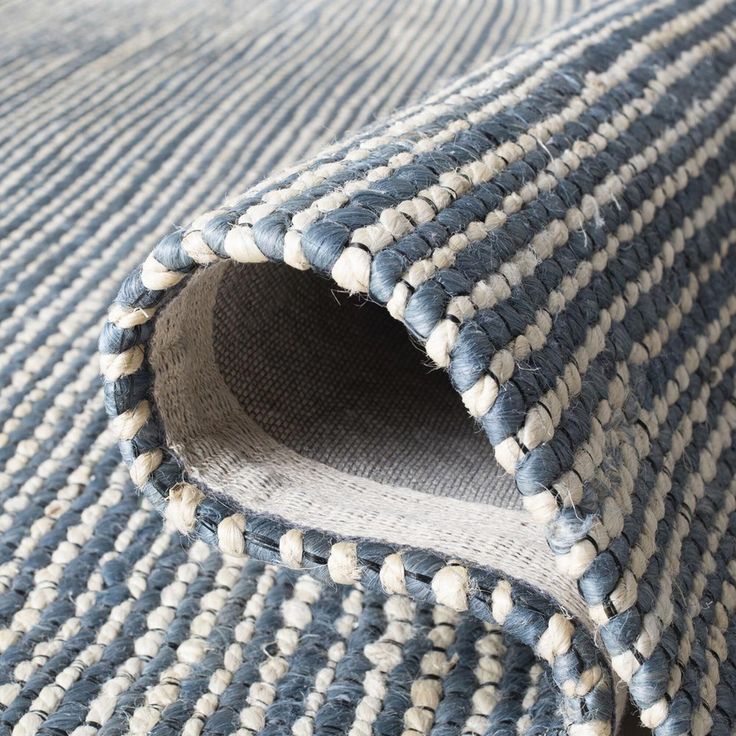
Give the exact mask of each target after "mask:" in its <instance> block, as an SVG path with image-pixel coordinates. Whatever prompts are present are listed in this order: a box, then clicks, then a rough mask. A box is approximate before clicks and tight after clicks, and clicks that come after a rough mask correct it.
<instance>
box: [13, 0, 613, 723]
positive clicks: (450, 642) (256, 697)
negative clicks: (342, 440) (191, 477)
mask: <svg viewBox="0 0 736 736" xmlns="http://www.w3.org/2000/svg"><path fill="white" fill-rule="evenodd" d="M589 5H590V3H588V2H586V1H585V0H559V2H542V1H541V0H514V1H513V2H512V1H511V0H498V1H495V0H491V1H490V2H489V1H487V0H482V1H481V0H478V1H475V0H471V1H469V2H463V3H454V2H444V1H433V0H427V1H426V2H421V3H420V2H414V0H390V1H389V0H364V1H362V2H360V3H355V2H353V1H352V0H343V1H341V0H329V1H322V0H300V1H299V2H282V1H280V0H262V1H261V2H258V3H255V2H246V1H245V0H230V1H228V2H222V3H218V2H189V1H188V0H158V1H157V2H154V3H152V2H143V1H142V0H116V1H115V2H113V3H103V2H93V1H92V0H83V1H80V0H67V2H63V3H62V2H46V1H44V2H40V1H37V0H17V1H15V0H5V1H4V2H2V10H0V17H2V23H0V254H1V257H2V267H0V734H2V736H11V735H16V736H31V734H34V735H35V734H38V735H39V736H60V734H73V735H74V736H122V735H123V734H135V735H136V736H138V735H140V736H143V735H144V734H154V735H156V736H177V735H178V734H184V735H185V736H204V735H207V736H224V735H226V734H238V736H253V734H259V735H263V734H267V735H269V736H283V735H284V734H293V736H347V735H348V734H354V735H356V736H357V735H358V734H367V733H371V732H372V733H376V734H382V735H383V736H395V735H396V734H402V733H405V734H407V736H417V735H418V734H430V733H434V734H460V733H463V732H465V733H475V734H486V733H488V734H499V733H504V732H511V733H520V734H530V735H531V734H541V733H551V734H555V733H564V732H565V725H564V724H565V721H566V719H567V720H568V721H569V720H570V719H571V718H572V717H573V716H574V715H575V714H572V715H570V714H567V713H566V712H565V711H564V709H563V708H561V703H560V698H559V686H558V684H557V679H556V678H558V676H556V675H555V673H554V672H553V671H552V668H551V667H550V666H549V665H548V664H546V663H545V662H544V661H542V660H540V659H539V656H538V654H537V653H536V652H535V651H534V650H533V648H532V646H531V645H530V644H528V643H524V641H522V638H523V637H521V636H517V637H510V636H508V634H507V633H506V631H503V630H502V627H500V626H499V625H498V624H494V623H490V622H484V621H481V620H480V619H479V618H478V617H477V616H474V615H472V614H471V613H458V612H457V611H455V610H453V609H451V608H450V607H448V606H442V605H436V604H434V603H433V602H432V601H424V602H421V601H419V602H417V601H416V600H415V599H414V598H413V597H412V596H410V595H408V594H407V593H394V594H391V595H386V594H385V593H383V592H380V591H378V589H377V586H372V587H366V588H361V587H360V586H357V585H354V586H339V587H338V586H336V585H334V584H333V583H329V584H322V583H317V582H315V579H314V578H313V577H311V576H307V575H305V574H302V573H301V572H298V571H297V572H294V571H290V570H287V569H285V567H284V566H278V567H276V566H272V565H269V564H265V563H264V562H262V561H259V560H256V559H253V558H250V559H246V558H244V557H236V556H228V557H226V558H223V556H222V555H221V554H220V553H219V552H217V551H214V550H212V549H211V548H210V547H208V546H207V545H206V544H205V543H204V542H203V541H196V540H194V539H193V538H191V536H182V535H180V534H179V533H178V532H173V533H172V531H171V530H170V529H168V528H165V527H164V522H163V521H162V518H161V515H160V514H159V513H158V511H157V510H154V509H153V508H152V507H151V504H150V503H149V502H148V501H145V500H143V499H142V498H141V497H140V495H139V494H137V493H136V491H135V488H134V485H133V484H132V483H131V481H130V479H129V475H128V470H127V468H126V467H125V465H124V464H123V462H122V461H121V459H120V452H119V450H118V448H117V446H116V444H115V442H116V437H115V434H114V433H113V432H112V431H110V430H109V429H108V421H107V416H106V413H105V409H104V396H103V389H102V387H101V382H100V378H99V360H98V356H97V355H96V350H97V340H98V337H99V333H100V331H101V329H102V327H103V323H104V322H105V319H106V313H107V308H108V306H109V304H110V303H111V302H112V301H113V300H114V298H115V295H116V293H117V291H118V288H119V286H120V283H121V282H122V281H123V279H124V278H125V276H126V274H128V273H129V272H130V271H131V270H132V269H133V268H135V266H136V265H137V264H139V263H141V262H142V261H144V260H145V258H146V256H147V254H148V253H149V251H150V250H151V248H152V247H153V245H154V244H155V243H156V242H157V241H158V240H159V239H160V238H162V237H164V236H165V235H166V234H167V233H168V232H170V231H171V229H172V228H175V227H177V226H178V225H180V224H183V223H187V222H189V221H191V219H192V218H193V217H195V216H196V214H197V213H198V212H201V211H205V210H207V209H208V208H212V207H215V206H217V205H218V204H219V203H220V202H221V201H222V200H224V199H225V198H226V197H227V196H229V195H230V194H231V193H233V192H237V191H240V190H242V189H243V188H246V187H248V186H250V185H251V184H253V183H255V182H256V181H259V180H261V179H262V178H263V177H264V176H267V175H270V174H271V173H273V171H274V170H277V169H281V168H282V167H284V166H288V165H292V164H293V163H294V162H296V161H298V160H300V159H304V158H306V157H308V156H310V155H313V154H315V153H316V152H318V151H319V150H321V149H323V148H324V147H326V146H328V145H331V144H332V143H333V142H334V140H335V139H337V138H338V137H339V136H342V135H344V134H345V133H346V132H349V131H351V130H356V129H359V128H361V127H363V126H365V125H367V124H373V123H374V121H375V120H378V119H383V118H385V117H386V116H387V115H389V114H391V113H393V112H394V111H395V110H396V109H398V108H399V107H400V106H402V105H405V104H413V103H416V102H417V101H418V100H420V99H421V98H422V97H423V96H424V95H426V94H427V93H428V92H429V91H430V90H431V89H432V88H434V87H435V86H437V85H438V84H446V83H448V82H450V81H451V80H453V79H455V78H457V77H458V76H459V75H460V74H462V73H465V72H467V71H468V70H469V69H470V68H475V67H478V66H481V67H482V66H483V65H484V64H485V63H487V62H489V61H490V60H491V59H492V58H494V57H495V56H497V55H498V54H503V53H507V52H508V51H509V50H510V49H511V48H512V47H513V46H514V45H515V44H516V43H518V42H519V41H524V40H526V39H528V38H530V37H531V36H533V35H537V34H538V33H540V32H542V31H543V30H544V29H546V28H548V27H550V26H551V25H552V24H553V23H555V22H557V21H559V20H564V19H565V18H568V17H569V16H570V15H571V14H572V13H573V12H574V11H575V10H577V9H582V8H585V7H588V6H589ZM296 275H297V276H305V277H307V278H308V274H296ZM322 286H326V284H322ZM326 288H327V293H329V287H328V286H326ZM320 293H322V294H324V293H325V291H324V290H323V291H322V292H320ZM239 296H240V297H243V295H242V294H239ZM238 305H240V307H239V308H243V307H244V306H245V305H244V304H243V302H238ZM236 306H237V305H236ZM346 307H347V308H348V309H361V307H360V306H358V305H354V304H347V305H346ZM339 317H340V319H342V313H340V315H339ZM382 324H383V325H385V324H386V321H384V322H382ZM225 326H226V325H225V323H224V322H223V323H222V325H221V327H225ZM370 326H371V325H370V324H366V325H365V327H366V328H367V329H368V328H370ZM397 326H398V327H400V325H397ZM400 329H403V328H401V327H400ZM143 330H145V328H143ZM399 334H400V333H399ZM392 335H393V338H397V337H398V335H397V334H396V333H392ZM227 340H228V338H226V340H225V341H223V343H222V347H223V348H227ZM390 344H391V345H395V346H398V344H399V341H398V339H394V340H393V341H392V342H391V343H390ZM401 344H402V345H404V347H411V346H410V345H409V344H408V343H401ZM233 349H234V350H236V351H237V350H240V349H242V344H238V343H237V342H235V343H233ZM222 355H223V357H224V359H225V361H226V362H227V363H230V362H231V361H232V360H234V359H235V357H237V355H239V353H236V355H234V356H232V357H231V358H228V357H227V356H226V355H225V354H224V353H223V354H222ZM402 356H403V357H404V358H406V359H407V362H404V361H403V360H402V361H401V362H400V367H406V370H407V372H406V373H404V374H403V375H404V378H406V376H407V375H413V373H412V371H416V372H417V373H418V374H420V375H421V376H422V377H423V378H424V377H426V376H425V374H427V373H430V374H431V375H430V376H429V379H428V380H429V381H434V384H433V385H434V386H436V387H437V396H438V401H439V402H440V406H448V407H450V406H452V407H455V408H453V409H451V411H452V412H453V417H456V418H455V419H453V421H456V422H457V433H458V434H457V437H458V443H456V444H454V445H452V446H451V447H450V448H448V449H445V448H439V451H440V457H439V459H438V460H439V463H440V465H442V464H443V463H445V462H449V463H450V464H451V468H452V469H453V473H454V472H455V470H456V469H457V468H458V467H460V468H461V469H463V465H464V463H462V462H460V460H459V457H458V453H460V452H462V451H463V450H462V447H461V444H459V438H460V437H461V436H468V435H470V436H472V437H473V441H474V442H477V443H479V441H480V440H483V441H485V440H484V438H483V435H482V433H480V431H479V430H477V429H475V428H474V427H473V425H472V424H470V425H469V426H468V427H467V428H466V429H460V424H461V422H460V421H459V419H460V418H461V412H460V410H459V408H458V407H460V406H461V403H459V400H458V399H457V397H456V396H455V395H454V394H453V392H452V390H451V389H450V390H448V386H447V383H446V378H445V377H444V375H443V374H442V373H440V372H439V371H433V370H431V366H430V364H429V363H428V361H427V360H426V358H424V357H423V355H422V353H420V352H418V351H417V350H416V349H415V348H413V347H412V348H411V350H410V351H409V350H406V351H405V352H404V353H402ZM343 357H344V356H343ZM364 357H365V358H366V359H367V358H369V357H370V356H366V355H365V353H364ZM387 357H388V356H387ZM411 361H413V362H411ZM221 362H222V361H221ZM342 364H343V365H344V363H342ZM313 377H314V376H312V378H313ZM440 378H442V379H443V380H444V381H445V382H444V383H442V382H440V380H439V379H440ZM233 385H235V386H237V384H235V383H234V384H233ZM373 388H374V389H375V388H377V387H376V386H375V385H374V386H373ZM233 395H234V394H233ZM251 398H253V397H246V396H243V400H244V401H245V403H244V405H248V401H249V400H250V399H251ZM246 399H247V401H246ZM364 403H365V404H369V403H371V402H369V401H367V400H366V401H365V402H364ZM235 405H236V406H241V404H239V403H238V402H237V401H236V402H235ZM382 406H383V407H387V406H388V407H389V408H390V407H391V404H390V403H389V402H388V401H387V400H386V403H384V404H383V405H382ZM402 407H406V404H403V405H401V404H400V405H399V408H402ZM267 408H268V407H266V406H265V405H263V406H262V411H265V409H267ZM330 408H331V409H334V406H333V407H330ZM431 409H432V404H431V403H425V404H424V405H423V411H424V412H425V415H424V416H428V417H429V418H432V416H433V415H432V413H431ZM302 411H305V410H304V409H302ZM301 416H302V417H303V416H304V414H302V415H301ZM374 416H375V415H374ZM435 419H436V420H437V421H440V419H441V418H440V417H439V416H435ZM328 424H329V423H327V422H325V423H323V424H322V425H321V426H318V427H317V429H319V431H321V432H328V431H329V426H328ZM394 427H395V430H396V432H395V434H394V435H393V436H396V435H398V434H403V433H405V432H404V431H405V429H406V428H407V427H408V425H407V424H406V421H405V420H404V419H403V417H402V415H400V414H397V416H396V423H395V424H394ZM272 429H273V428H272ZM286 430H287V434H288V431H290V430H289V428H288V427H287V428H286ZM423 432H426V433H428V434H430V435H436V433H437V426H436V424H432V422H429V425H428V427H427V428H426V430H423ZM460 433H463V434H462V435H461V434H460ZM286 436H287V435H284V437H286ZM288 436H289V443H291V444H289V447H290V448H291V450H292V452H294V453H298V452H306V453H309V452H312V453H313V454H312V456H311V457H310V456H309V454H307V455H305V457H307V459H311V460H315V461H318V462H319V461H321V460H323V459H325V456H323V455H318V454H314V453H320V452H322V448H321V447H319V446H317V445H312V446H311V448H310V447H306V446H305V445H304V444H296V443H298V442H303V441H302V440H301V439H300V437H298V436H296V435H295V433H293V431H291V434H288ZM376 440H377V441H383V442H385V441H386V438H383V437H381V436H378V437H376ZM442 453H445V454H442ZM341 457H342V461H343V462H345V461H346V460H347V459H348V458H346V454H345V453H343V454H342V456H341ZM360 457H361V466H360V467H361V468H363V470H361V472H364V473H365V475H364V476H363V479H364V480H365V479H366V478H367V476H369V475H370V474H371V473H372V472H374V470H375V468H374V467H369V466H367V465H364V463H370V462H372V455H371V454H370V453H367V452H364V453H362V455H361V456H360ZM327 459H329V458H327ZM492 463H493V458H492V455H491V454H490V453H489V455H488V457H487V459H486V460H485V465H484V467H488V466H491V467H492ZM418 467H419V466H418ZM343 468H345V469H346V470H350V471H351V472H352V470H353V469H355V468H352V467H350V468H349V467H347V466H346V465H344V464H343ZM464 472H470V471H464ZM397 474H398V475H397ZM476 475H477V473H476ZM431 476H432V473H429V472H426V471H425V472H424V475H422V476H420V478H417V480H419V479H421V480H422V483H421V484H420V485H421V489H420V490H419V491H417V494H418V496H420V498H424V499H428V500H429V501H431V500H432V499H433V498H437V497H438V495H439V496H441V495H442V493H445V492H446V489H447V488H448V487H447V486H445V485H444V483H443V484H439V483H437V484H436V485H435V486H434V487H433V488H431V489H430V488H429V482H430V480H431ZM411 480H412V479H410V478H408V477H405V475H404V471H403V469H402V466H401V465H400V464H398V463H397V464H396V465H395V466H394V467H393V469H392V470H391V472H390V473H388V474H387V475H386V476H384V477H382V478H381V479H380V481H381V482H382V483H384V484H386V485H387V486H388V485H389V484H391V483H410V481H411ZM508 487H509V488H511V485H510V481H509V485H508ZM468 492H469V490H468V489H467V488H466V487H465V486H464V484H463V485H462V486H456V487H455V488H454V489H453V490H452V493H453V494H465V493H468ZM514 493H515V491H514ZM504 498H505V503H507V504H509V506H507V507H505V508H502V509H501V510H502V511H507V512H509V511H512V510H515V509H516V506H518V500H516V501H514V500H513V495H508V494H507V495H506V496H504ZM484 499H485V497H481V496H469V497H468V499H467V500H468V501H471V502H479V503H481V502H482V501H483V500H484ZM539 546H541V547H544V542H543V540H542V544H541V545H539ZM501 593H503V588H501ZM499 596H500V594H499ZM499 600H505V599H504V598H503V597H502V596H501V597H500V598H499ZM540 600H541V599H540V598H539V597H538V596H537V597H536V598H534V596H533V595H532V596H531V597H530V607H528V608H527V609H526V610H527V613H528V615H529V617H528V618H526V619H522V618H521V617H519V618H518V619H517V621H516V625H517V628H518V629H519V631H520V632H523V630H525V629H528V630H532V629H533V628H534V626H539V621H540V616H536V617H535V616H534V614H533V611H532V608H531V604H532V603H534V602H537V603H538V602H540ZM545 604H546V602H545ZM516 610H517V611H521V608H520V607H519V606H517V609H516ZM545 610H546V609H545ZM530 622H531V623H530ZM512 623H513V618H512ZM507 628H508V625H507ZM586 656H589V657H592V658H594V656H595V655H594V653H591V654H590V655H587V654H586ZM609 701H610V698H608V699H607V698H605V697H601V702H602V703H603V705H604V706H605V707H609V708H610V706H609V705H608V703H609Z"/></svg>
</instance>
